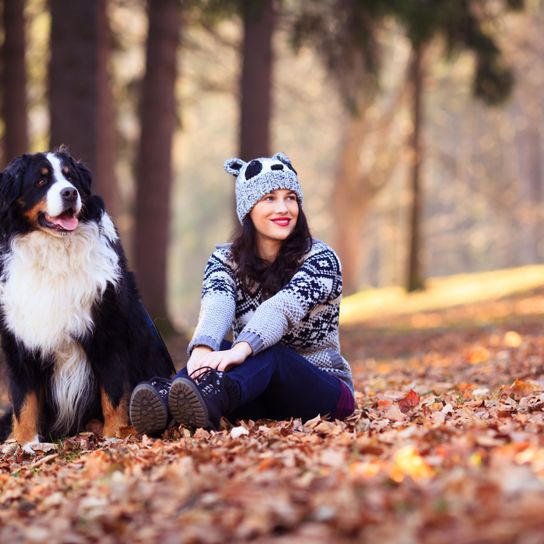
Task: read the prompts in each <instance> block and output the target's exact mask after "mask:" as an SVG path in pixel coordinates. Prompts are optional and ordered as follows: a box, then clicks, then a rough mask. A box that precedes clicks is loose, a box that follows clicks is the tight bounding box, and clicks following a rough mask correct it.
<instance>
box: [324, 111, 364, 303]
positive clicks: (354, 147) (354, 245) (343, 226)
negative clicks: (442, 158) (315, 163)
mask: <svg viewBox="0 0 544 544" xmlns="http://www.w3.org/2000/svg"><path fill="white" fill-rule="evenodd" d="M343 125H344V127H345V132H344V135H343V138H342V144H341V146H340V154H339V156H338V160H337V167H336V177H335V183H334V189H333V192H332V211H333V215H334V224H335V244H334V247H335V249H336V251H337V252H338V256H339V258H340V261H341V263H342V280H343V291H344V294H346V295H349V294H351V293H354V292H355V291H356V290H357V288H358V287H359V279H360V269H361V260H362V250H363V248H362V247H361V230H362V225H363V221H364V210H365V209H366V207H367V205H368V201H369V198H370V195H369V193H368V191H366V190H365V187H364V180H363V179H361V178H362V176H361V165H360V160H359V155H360V152H361V148H362V146H363V140H364V138H365V135H366V130H365V119H364V112H361V114H360V116H358V117H353V116H350V117H349V118H348V120H346V121H345V122H344V123H343Z"/></svg>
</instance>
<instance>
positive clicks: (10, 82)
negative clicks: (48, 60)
mask: <svg viewBox="0 0 544 544" xmlns="http://www.w3.org/2000/svg"><path fill="white" fill-rule="evenodd" d="M24 6H25V1H24V0H6V1H5V2H4V6H3V8H4V13H3V22H4V45H3V46H2V65H3V70H2V89H3V91H4V92H3V103H2V116H3V119H4V124H5V131H4V162H9V161H10V160H11V159H13V158H14V157H16V156H17V155H20V154H22V153H26V152H28V151H29V149H28V121H27V99H26V63H25V19H24Z"/></svg>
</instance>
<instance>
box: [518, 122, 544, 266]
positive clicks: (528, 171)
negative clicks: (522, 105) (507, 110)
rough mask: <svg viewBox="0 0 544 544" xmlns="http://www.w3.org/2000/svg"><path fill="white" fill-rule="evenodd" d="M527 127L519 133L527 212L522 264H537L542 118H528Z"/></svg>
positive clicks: (522, 244) (538, 256) (540, 220)
mask: <svg viewBox="0 0 544 544" xmlns="http://www.w3.org/2000/svg"><path fill="white" fill-rule="evenodd" d="M526 125H527V126H526V128H525V130H524V131H522V132H521V134H519V138H520V139H521V141H522V142H523V148H522V152H523V167H522V174H523V175H522V176H521V190H522V194H523V200H524V202H523V204H524V208H525V213H524V214H523V223H522V225H521V228H522V232H523V233H524V235H523V236H522V239H521V242H520V246H521V247H520V251H521V253H522V255H521V257H522V262H523V264H527V263H538V262H540V260H541V254H540V247H539V246H540V241H541V240H542V231H543V228H542V225H543V221H542V200H543V198H542V197H543V195H542V182H543V179H542V154H541V149H542V137H541V134H540V130H541V129H540V125H539V117H538V116H536V115H528V118H527V121H526Z"/></svg>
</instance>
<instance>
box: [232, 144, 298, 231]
mask: <svg viewBox="0 0 544 544" xmlns="http://www.w3.org/2000/svg"><path fill="white" fill-rule="evenodd" d="M225 170H226V171H227V172H228V173H229V174H232V175H233V176H236V189H235V190H236V213H237V214H238V219H239V220H240V223H242V222H243V220H244V218H245V217H246V215H247V214H248V213H249V212H250V211H251V210H252V209H253V206H255V204H257V202H259V200H260V199H261V198H262V197H263V196H264V195H267V194H268V193H271V192H272V191H275V190H276V189H288V190H290V191H293V192H294V193H296V195H297V198H298V202H299V205H300V206H302V202H303V196H302V189H301V188H300V185H299V183H298V177H297V172H296V170H295V169H294V168H293V165H292V164H291V161H290V160H289V158H288V157H287V155H285V154H284V153H276V154H275V155H274V156H273V157H261V158H258V159H253V160H252V161H250V162H245V161H243V160H242V159H236V158H235V159H228V160H226V161H225Z"/></svg>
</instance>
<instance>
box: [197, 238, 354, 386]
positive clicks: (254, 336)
mask: <svg viewBox="0 0 544 544" xmlns="http://www.w3.org/2000/svg"><path fill="white" fill-rule="evenodd" d="M235 269H236V265H235V263H234V262H233V260H232V255H231V252H230V244H225V245H222V246H218V247H217V249H216V250H215V251H214V252H213V253H212V255H211V257H210V259H209V260H208V264H207V265H206V270H205V272H204V281H203V286H202V300H201V306H200V315H199V319H198V324H197V327H196V330H195V333H194V335H193V338H192V340H191V342H190V344H189V348H188V351H189V353H190V352H191V350H192V349H193V347H195V346H197V345H204V346H208V347H210V348H211V349H213V350H218V349H219V346H220V344H221V342H222V340H223V338H224V337H225V336H226V334H227V332H228V330H229V329H230V328H232V332H233V338H234V343H237V342H247V343H248V344H249V345H250V346H251V349H252V350H253V353H254V354H257V353H259V352H260V351H262V350H264V349H266V348H268V347H270V346H272V345H274V344H276V343H278V342H280V341H281V342H282V343H283V344H285V345H287V346H289V347H290V348H292V349H293V350H295V351H296V352H297V353H299V354H300V355H302V356H303V357H304V358H306V359H307V360H308V361H310V362H311V363H313V364H314V365H316V366H317V367H319V368H320V369H322V370H324V371H325V372H328V373H330V374H332V375H334V376H337V377H338V378H340V379H341V380H342V381H343V382H344V383H345V384H346V385H347V386H348V387H349V388H350V390H351V391H352V392H353V382H352V378H351V369H350V366H349V364H348V362H347V361H346V360H345V359H344V358H343V357H342V356H341V355H340V344H339V338H338V317H339V310H340V299H341V296H342V271H341V268H340V262H339V260H338V257H337V256H336V254H335V253H334V251H333V250H332V249H331V248H330V247H329V246H328V245H327V244H325V243H324V242H321V241H319V240H313V243H312V247H311V249H310V251H308V253H306V255H305V256H304V258H303V261H302V263H301V266H300V268H299V269H298V271H297V272H296V273H295V274H294V276H293V277H292V278H291V280H290V281H289V283H288V284H287V285H285V286H284V287H283V288H282V289H281V290H280V291H278V292H277V293H276V294H275V295H273V296H272V297H270V298H268V299H266V300H263V299H262V297H261V289H260V288H259V286H256V289H255V290H254V292H249V291H248V289H246V288H245V287H244V286H243V285H242V283H241V282H240V280H239V279H238V278H237V277H236V274H235Z"/></svg>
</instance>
